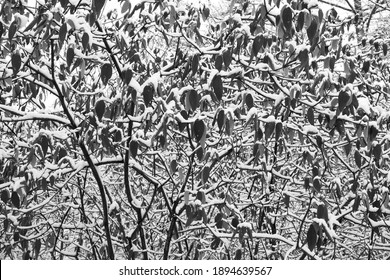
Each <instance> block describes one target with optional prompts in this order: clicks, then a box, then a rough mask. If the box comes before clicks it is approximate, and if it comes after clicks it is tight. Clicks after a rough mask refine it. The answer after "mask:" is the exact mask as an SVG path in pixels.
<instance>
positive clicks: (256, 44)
mask: <svg viewBox="0 0 390 280" xmlns="http://www.w3.org/2000/svg"><path fill="white" fill-rule="evenodd" d="M261 36H263V35H257V36H256V37H255V39H254V40H253V44H252V53H253V55H254V56H257V54H258V53H259V51H260V49H261V47H262V42H261V39H262V38H261Z"/></svg>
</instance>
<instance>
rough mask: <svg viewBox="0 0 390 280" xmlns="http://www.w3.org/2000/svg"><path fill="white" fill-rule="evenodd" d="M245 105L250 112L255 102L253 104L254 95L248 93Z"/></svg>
mask: <svg viewBox="0 0 390 280" xmlns="http://www.w3.org/2000/svg"><path fill="white" fill-rule="evenodd" d="M245 104H246V106H247V107H248V110H250V109H251V108H252V107H253V105H254V102H253V96H252V94H250V93H248V94H247V95H245Z"/></svg>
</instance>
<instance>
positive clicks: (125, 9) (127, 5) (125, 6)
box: [121, 0, 131, 14]
mask: <svg viewBox="0 0 390 280" xmlns="http://www.w3.org/2000/svg"><path fill="white" fill-rule="evenodd" d="M130 9H131V3H130V0H125V1H123V4H122V8H121V13H122V14H124V13H127V12H128V11H130Z"/></svg>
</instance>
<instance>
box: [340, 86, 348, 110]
mask: <svg viewBox="0 0 390 280" xmlns="http://www.w3.org/2000/svg"><path fill="white" fill-rule="evenodd" d="M350 100H351V95H350V94H349V93H348V92H347V91H345V90H341V91H340V92H339V97H338V102H339V106H338V107H339V110H340V111H341V112H342V111H343V110H344V108H345V107H346V106H347V104H348V102H349V101H350Z"/></svg>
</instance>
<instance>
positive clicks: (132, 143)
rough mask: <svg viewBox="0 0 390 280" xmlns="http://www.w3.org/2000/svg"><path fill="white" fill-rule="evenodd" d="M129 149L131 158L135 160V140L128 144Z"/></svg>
mask: <svg viewBox="0 0 390 280" xmlns="http://www.w3.org/2000/svg"><path fill="white" fill-rule="evenodd" d="M129 149H130V153H131V156H132V157H133V158H136V157H137V153H138V141H137V140H131V141H130V144H129Z"/></svg>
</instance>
